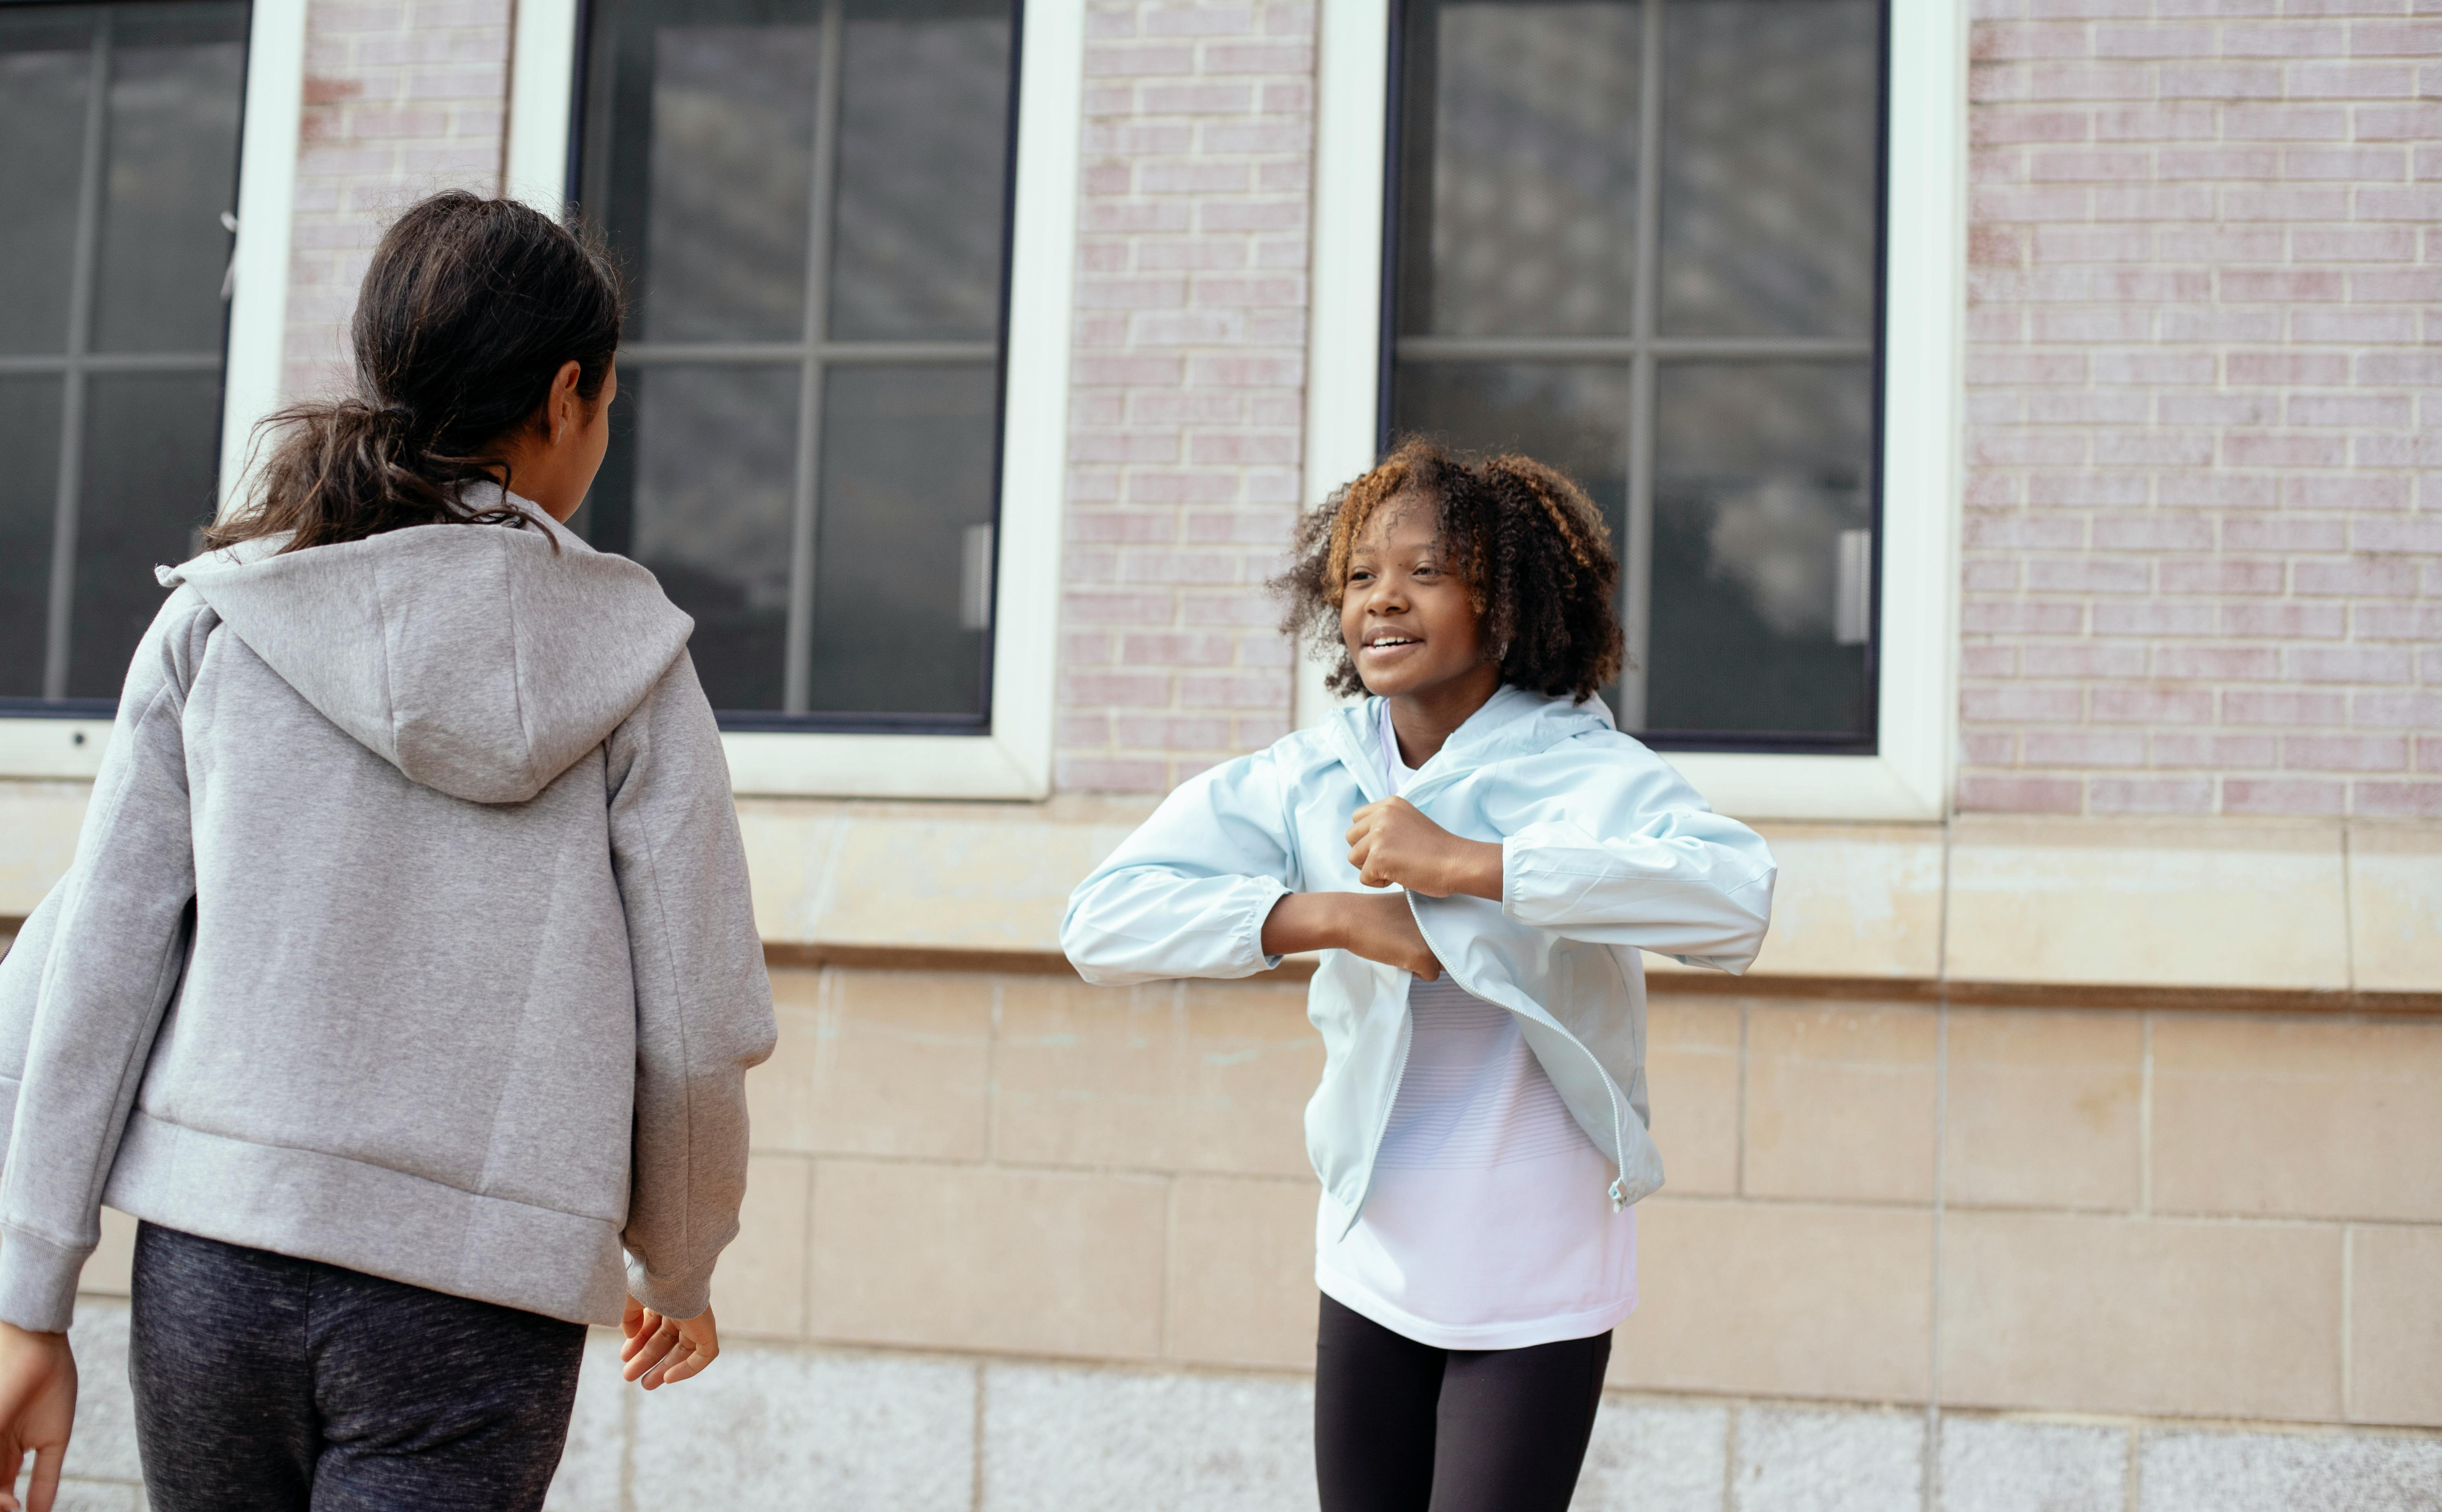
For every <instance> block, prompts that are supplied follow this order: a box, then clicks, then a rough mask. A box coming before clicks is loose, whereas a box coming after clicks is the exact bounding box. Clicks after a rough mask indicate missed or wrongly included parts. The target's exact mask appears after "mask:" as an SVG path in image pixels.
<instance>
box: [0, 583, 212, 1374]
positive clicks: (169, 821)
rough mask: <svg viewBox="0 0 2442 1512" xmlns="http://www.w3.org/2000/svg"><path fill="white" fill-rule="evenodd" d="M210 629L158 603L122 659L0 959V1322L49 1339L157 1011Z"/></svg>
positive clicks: (80, 1260) (176, 896)
mask: <svg viewBox="0 0 2442 1512" xmlns="http://www.w3.org/2000/svg"><path fill="white" fill-rule="evenodd" d="M213 623H215V621H213V620H212V618H211V617H210V613H209V611H206V610H202V609H201V606H200V604H199V603H198V601H197V600H196V599H195V598H194V597H193V596H192V595H191V594H189V595H186V596H185V598H184V600H183V601H182V600H181V599H180V598H179V597H177V596H173V598H172V600H171V602H170V603H168V604H166V605H164V606H163V608H162V610H161V613H160V615H159V616H158V617H156V618H155V621H154V625H153V628H152V629H151V630H150V631H148V632H147V633H146V635H145V637H144V640H143V641H142V643H141V644H139V645H138V647H137V651H136V659H135V664H134V665H133V666H131V667H130V668H129V671H128V674H127V683H126V686H125V687H124V689H123V690H122V691H121V693H120V695H119V702H118V722H117V723H116V725H115V726H114V727H113V728H112V730H111V735H110V746H109V749H108V750H107V752H105V753H104V755H103V756H102V761H101V770H100V773H99V774H97V775H96V777H95V779H94V785H93V796H92V799H91V801H90V804H89V806H88V807H87V808H86V810H85V817H84V829H83V831H82V834H81V835H80V836H79V837H78V841H77V854H76V860H75V861H74V863H72V864H71V865H70V866H69V868H68V874H67V876H66V877H64V879H62V880H61V882H60V884H59V885H58V886H57V887H56V888H54V889H53V892H52V896H51V897H50V898H48V899H46V900H45V902H44V903H43V906H42V908H41V909H40V910H38V911H37V912H36V914H35V916H34V918H33V919H32V920H28V927H27V933H26V936H25V937H23V938H20V940H19V941H18V943H17V945H16V947H15V948H14V949H12V950H11V951H10V952H9V959H8V961H7V962H6V963H5V964H4V965H0V1047H5V1051H6V1052H8V1053H13V1052H16V1051H17V1049H18V1047H19V1046H20V1045H22V1047H23V1049H22V1055H21V1056H19V1057H17V1058H16V1059H15V1063H14V1064H13V1065H9V1066H6V1067H5V1070H6V1071H7V1072H8V1073H9V1074H11V1075H14V1076H16V1077H17V1079H18V1080H17V1084H16V1086H15V1087H14V1088H13V1091H14V1093H15V1102H16V1108H15V1114H14V1117H13V1119H12V1120H11V1124H10V1132H9V1146H8V1167H7V1171H6V1174H5V1175H0V1320H5V1321H9V1322H11V1323H15V1324H16V1325H17V1326H18V1327H20V1328H30V1329H36V1330H40V1331H43V1332H58V1331H60V1330H63V1329H64V1328H66V1327H67V1325H68V1323H69V1321H70V1320H71V1318H72V1316H73V1314H74V1311H75V1306H76V1288H77V1279H78V1277H79V1275H80V1274H81V1273H82V1270H83V1268H84V1261H85V1257H86V1256H87V1255H89V1254H91V1253H92V1252H93V1248H94V1246H95V1245H96V1244H98V1243H99V1242H100V1237H101V1230H100V1210H101V1191H102V1187H103V1184H104V1183H105V1182H106V1181H107V1180H108V1178H109V1175H110V1168H111V1165H112V1163H113V1161H114V1160H115V1159H116V1158H117V1157H118V1141H119V1139H120V1137H121V1136H122V1135H123V1134H124V1133H125V1131H126V1128H127V1119H128V1114H129V1112H130V1111H131V1110H132V1109H133V1108H134V1106H135V1103H136V1094H137V1087H138V1085H139V1084H141V1082H142V1081H143V1077H144V1067H145V1065H146V1063H147V1062H148V1061H149V1060H150V1058H151V1056H152V1053H153V1042H154V1039H155V1035H157V1034H158V1033H159V1031H160V1027H161V1015H162V1013H163V1012H164V1011H166V1010H167V1009H168V1007H169V1003H170V999H171V996H172V994H173V993H174V992H175V991H176V989H177V984H178V977H179V974H180V973H181V971H182V970H183V969H184V968H185V964H186V956H187V942H188V938H189V932H190V922H191V920H190V916H189V913H188V907H189V904H190V903H191V902H192V900H193V898H194V893H195V870H194V843H193V829H192V818H191V813H190V811H189V805H188V794H187V763H186V741H185V738H184V736H183V734H182V732H181V730H180V727H179V721H180V719H181V718H182V715H183V712H184V706H185V697H186V688H187V687H188V686H189V685H190V684H191V682H192V678H193V669H194V665H195V662H196V661H197V660H198V659H199V658H200V656H201V655H202V649H203V645H204V642H205V639H206V637H207V636H208V635H209V633H210V627H211V625H212V624H213Z"/></svg>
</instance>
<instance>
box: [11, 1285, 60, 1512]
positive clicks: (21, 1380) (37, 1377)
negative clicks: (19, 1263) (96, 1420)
mask: <svg viewBox="0 0 2442 1512" xmlns="http://www.w3.org/2000/svg"><path fill="white" fill-rule="evenodd" d="M76 1399H77V1369H76V1356H75V1355H74V1354H72V1353H71V1352H70V1351H69V1349H68V1336H67V1335H65V1334H37V1333H34V1332H31V1331H30V1330H27V1329H24V1328H20V1327H18V1326H17V1325H16V1324H14V1323H0V1464H5V1465H6V1466H7V1467H8V1475H7V1477H6V1481H5V1484H0V1509H5V1512H18V1508H19V1503H18V1501H17V1470H18V1467H19V1466H23V1465H24V1464H25V1462H26V1455H27V1452H28V1451H31V1452H32V1454H33V1456H34V1473H33V1476H32V1478H31V1479H30V1480H28V1481H27V1483H26V1500H25V1503H24V1506H25V1512H51V1501H52V1499H53V1498H54V1497H56V1496H58V1495H59V1490H60V1461H61V1460H62V1459H63V1458H64V1457H65V1456H66V1454H67V1451H68V1430H70V1429H71V1428H72V1427H73V1426H74V1425H75V1423H76Z"/></svg>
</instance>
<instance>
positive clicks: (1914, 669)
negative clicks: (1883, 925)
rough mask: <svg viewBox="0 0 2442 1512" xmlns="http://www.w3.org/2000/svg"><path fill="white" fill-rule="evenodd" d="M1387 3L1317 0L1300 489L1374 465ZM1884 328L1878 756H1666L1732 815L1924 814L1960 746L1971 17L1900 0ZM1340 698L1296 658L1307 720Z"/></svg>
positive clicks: (1947, 0)
mask: <svg viewBox="0 0 2442 1512" xmlns="http://www.w3.org/2000/svg"><path fill="white" fill-rule="evenodd" d="M1392 3H1393V0H1325V3H1324V5H1323V7H1322V14H1321V39H1320V41H1321V58H1320V62H1319V65H1318V68H1319V73H1318V83H1319V90H1318V93H1317V97H1316V121H1315V130H1316V142H1315V194H1314V274H1313V291H1314V296H1313V297H1314V312H1313V323H1312V327H1311V330H1312V335H1311V337H1310V341H1311V350H1310V351H1309V353H1308V364H1307V369H1306V497H1307V499H1308V501H1318V500H1321V498H1322V497H1323V496H1324V495H1325V494H1327V493H1329V492H1330V490H1331V489H1333V488H1335V487H1337V486H1339V484H1340V483H1344V482H1346V481H1347V480H1348V479H1350V478H1353V477H1355V476H1357V475H1358V473H1360V472H1363V471H1364V470H1365V469H1366V468H1367V467H1369V466H1371V465H1373V463H1374V459H1375V446H1376V439H1375V425H1376V413H1377V410H1376V402H1377V397H1378V386H1379V383H1380V376H1379V374H1380V372H1381V367H1380V364H1381V316H1382V291H1381V278H1382V266H1383V246H1382V236H1383V224H1382V209H1383V200H1382V193H1383V178H1384V173H1385V172H1386V169H1387V165H1388V157H1387V149H1388V135H1387V133H1388V127H1389V83H1390V39H1391V9H1390V8H1391V5H1392ZM1890 26H1891V43H1890V61H1889V68H1890V82H1889V87H1890V125H1889V140H1890V164H1889V172H1888V174H1887V177H1888V180H1889V191H1888V194H1889V198H1888V204H1887V208H1886V214H1887V216H1888V222H1887V225H1886V229H1885V232H1884V235H1885V248H1886V264H1885V273H1884V277H1885V280H1886V298H1885V301H1884V309H1885V314H1884V327H1883V373H1884V378H1883V414H1884V422H1883V457H1882V481H1883V520H1882V532H1881V542H1880V546H1881V551H1882V554H1883V556H1882V582H1883V592H1882V627H1881V636H1880V646H1879V651H1880V654H1879V658H1878V665H1879V667H1880V677H1881V687H1880V689H1879V694H1880V696H1879V698H1878V700H1877V702H1876V707H1877V710H1878V719H1877V724H1876V729H1875V737H1874V738H1875V754H1874V755H1872V756H1804V755H1783V754H1773V755H1763V754H1744V753H1725V752H1709V751H1705V752H1699V751H1683V752H1669V753H1666V755H1667V758H1668V760H1669V762H1670V764H1671V765H1672V766H1674V767H1676V768H1678V769H1679V771H1680V772H1681V773H1682V774H1685V775H1686V777H1687V779H1688V780H1689V781H1690V782H1693V783H1694V784H1695V785H1696V787H1697V789H1698V791H1700V792H1703V793H1704V796H1705V798H1706V799H1707V800H1708V801H1709V802H1710V803H1711V804H1712V805H1713V807H1714V808H1716V809H1718V810H1721V811H1722V812H1725V813H1732V814H1736V815H1739V816H1740V817H1741V818H1754V819H1826V820H1934V819H1941V818H1944V817H1946V815H1947V813H1948V811H1949V806H1950V796H1951V786H1952V781H1953V774H1954V773H1955V771H1956V765H1957V763H1956V753H1957V748H1958V735H1957V728H1958V706H1959V699H1958V693H1957V687H1958V677H1957V663H1958V647H1959V619H1958V602H1959V476H1960V474H1959V435H1960V427H1961V422H1962V418H1963V413H1962V411H1963V407H1964V403H1965V396H1964V391H1963V388H1962V378H1961V368H1960V343H1961V340H1962V334H1963V326H1964V312H1965V308H1966V304H1965V299H1966V295H1965V290H1966V265H1967V197H1966V158H1967V155H1966V141H1967V16H1966V9H1965V7H1964V5H1963V4H1962V3H1961V0H1891V20H1890ZM1331 704H1332V699H1331V695H1330V694H1329V693H1328V692H1327V691H1326V690H1325V689H1324V688H1323V685H1322V669H1321V667H1320V666H1319V665H1317V664H1315V663H1313V662H1311V661H1307V660H1304V659H1301V660H1300V662H1299V673H1298V691H1297V715H1298V722H1299V723H1300V724H1311V723H1313V722H1315V721H1316V720H1321V719H1322V718H1324V717H1325V716H1326V715H1327V714H1328V713H1329V712H1330V708H1331Z"/></svg>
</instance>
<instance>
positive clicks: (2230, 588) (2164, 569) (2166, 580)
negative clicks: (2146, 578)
mask: <svg viewBox="0 0 2442 1512" xmlns="http://www.w3.org/2000/svg"><path fill="white" fill-rule="evenodd" d="M2282 574H2283V564H2282V563H2280V562H2277V561H2247V560H2241V559H2239V558H2236V557H2230V556H2200V557H2184V558H2178V559H2174V560H2171V561H2166V562H2164V563H2162V565H2161V568H2160V575H2161V584H2162V592H2165V593H2278V592H2281V587H2282Z"/></svg>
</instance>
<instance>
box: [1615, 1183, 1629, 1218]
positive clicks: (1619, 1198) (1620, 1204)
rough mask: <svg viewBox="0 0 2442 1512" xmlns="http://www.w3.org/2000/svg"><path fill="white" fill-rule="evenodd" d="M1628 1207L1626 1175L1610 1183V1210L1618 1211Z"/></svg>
mask: <svg viewBox="0 0 2442 1512" xmlns="http://www.w3.org/2000/svg"><path fill="white" fill-rule="evenodd" d="M1627 1207H1628V1177H1626V1176H1625V1175H1623V1176H1621V1177H1620V1178H1619V1179H1618V1180H1616V1181H1613V1183H1612V1184H1611V1211H1613V1212H1620V1211H1625V1210H1626V1209H1627Z"/></svg>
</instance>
